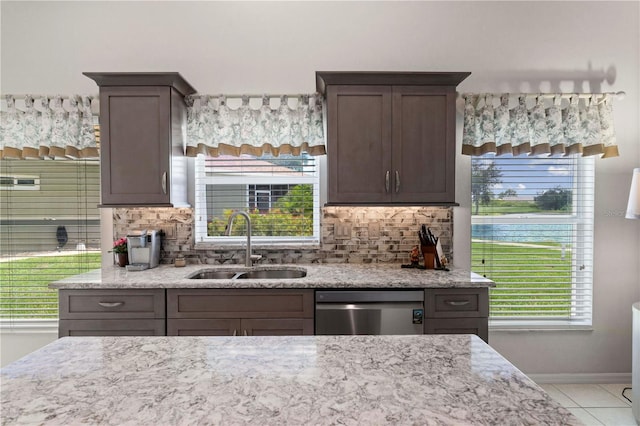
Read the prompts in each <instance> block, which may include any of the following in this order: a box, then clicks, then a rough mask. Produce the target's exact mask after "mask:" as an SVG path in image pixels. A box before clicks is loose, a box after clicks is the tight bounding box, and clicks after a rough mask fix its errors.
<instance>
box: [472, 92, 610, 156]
mask: <svg viewBox="0 0 640 426" xmlns="http://www.w3.org/2000/svg"><path fill="white" fill-rule="evenodd" d="M615 96H616V95H615V94H613V93H602V94H531V93H527V94H524V93H521V94H509V93H503V94H501V95H493V94H463V95H462V97H463V99H464V102H465V104H464V126H463V137H462V153H463V154H466V155H474V156H478V155H483V154H486V153H495V154H497V155H503V154H512V155H520V154H530V155H539V154H550V155H558V154H560V155H572V154H581V155H582V156H589V155H597V154H602V158H607V157H617V156H618V155H619V154H618V146H617V145H616V135H615V130H614V126H613V114H612V100H613V98H614V97H615Z"/></svg>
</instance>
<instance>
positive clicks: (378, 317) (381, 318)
mask: <svg viewBox="0 0 640 426" xmlns="http://www.w3.org/2000/svg"><path fill="white" fill-rule="evenodd" d="M423 318H424V291H422V290H318V291H316V334H422V333H423V332H424V330H423V324H422V322H423Z"/></svg>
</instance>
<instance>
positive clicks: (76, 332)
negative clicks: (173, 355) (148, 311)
mask: <svg viewBox="0 0 640 426" xmlns="http://www.w3.org/2000/svg"><path fill="white" fill-rule="evenodd" d="M164 335H165V321H164V320H163V319H162V320H153V319H122V320H118V319H110V320H60V321H59V325H58V337H65V336H164Z"/></svg>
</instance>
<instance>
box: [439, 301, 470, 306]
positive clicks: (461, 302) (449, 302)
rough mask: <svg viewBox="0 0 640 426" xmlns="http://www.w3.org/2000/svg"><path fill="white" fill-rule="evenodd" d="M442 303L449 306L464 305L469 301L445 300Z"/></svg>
mask: <svg viewBox="0 0 640 426" xmlns="http://www.w3.org/2000/svg"><path fill="white" fill-rule="evenodd" d="M444 303H446V304H447V305H451V306H464V305H468V304H469V301H468V300H445V301H444Z"/></svg>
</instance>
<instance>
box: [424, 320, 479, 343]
mask: <svg viewBox="0 0 640 426" xmlns="http://www.w3.org/2000/svg"><path fill="white" fill-rule="evenodd" d="M424 334H476V335H478V336H480V338H481V339H482V340H484V341H485V342H487V343H489V320H488V319H487V318H452V319H429V320H427V321H426V322H425V325H424Z"/></svg>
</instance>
